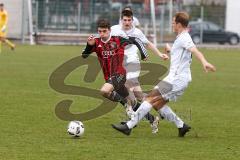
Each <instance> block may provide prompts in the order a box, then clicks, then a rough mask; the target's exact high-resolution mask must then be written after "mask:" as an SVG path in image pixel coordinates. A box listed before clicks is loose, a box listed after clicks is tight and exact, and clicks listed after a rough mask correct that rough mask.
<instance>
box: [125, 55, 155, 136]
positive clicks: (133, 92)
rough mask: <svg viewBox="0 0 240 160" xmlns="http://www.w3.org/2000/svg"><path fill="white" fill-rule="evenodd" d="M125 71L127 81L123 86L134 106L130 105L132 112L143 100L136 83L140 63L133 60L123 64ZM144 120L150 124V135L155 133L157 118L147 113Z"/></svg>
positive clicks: (137, 82) (138, 84)
mask: <svg viewBox="0 0 240 160" xmlns="http://www.w3.org/2000/svg"><path fill="white" fill-rule="evenodd" d="M125 69H126V71H127V76H126V78H127V80H126V83H125V86H126V87H127V88H128V91H129V94H130V96H131V97H133V98H131V101H132V102H134V105H132V110H133V111H136V110H137V109H138V108H139V106H140V105H141V102H142V100H143V92H142V88H141V87H140V83H139V81H138V77H139V75H140V70H141V66H140V62H139V61H137V60H135V61H134V62H130V63H128V64H125ZM145 118H146V119H147V120H148V121H149V123H150V126H151V128H152V133H157V132H158V122H159V117H154V116H153V115H152V114H151V113H147V114H146V116H145Z"/></svg>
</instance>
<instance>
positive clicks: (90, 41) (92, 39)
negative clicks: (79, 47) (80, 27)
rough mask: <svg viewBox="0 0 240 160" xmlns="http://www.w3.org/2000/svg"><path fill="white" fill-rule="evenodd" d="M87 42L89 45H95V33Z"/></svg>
mask: <svg viewBox="0 0 240 160" xmlns="http://www.w3.org/2000/svg"><path fill="white" fill-rule="evenodd" d="M87 43H88V44H89V45H94V44H95V36H94V35H91V36H89V37H88V40H87Z"/></svg>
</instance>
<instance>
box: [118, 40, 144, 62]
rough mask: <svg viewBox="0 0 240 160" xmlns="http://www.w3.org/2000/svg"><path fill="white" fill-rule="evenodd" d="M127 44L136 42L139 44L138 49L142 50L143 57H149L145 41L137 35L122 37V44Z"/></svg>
mask: <svg viewBox="0 0 240 160" xmlns="http://www.w3.org/2000/svg"><path fill="white" fill-rule="evenodd" d="M122 44H124V45H127V44H134V45H136V46H137V48H138V50H139V51H140V54H141V59H142V60H143V59H145V58H147V57H148V53H147V50H146V48H145V46H144V44H143V42H142V41H141V40H140V39H139V38H136V37H128V39H126V38H123V37H121V45H122Z"/></svg>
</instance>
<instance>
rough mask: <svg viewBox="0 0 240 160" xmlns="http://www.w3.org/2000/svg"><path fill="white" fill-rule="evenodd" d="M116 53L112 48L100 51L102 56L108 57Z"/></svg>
mask: <svg viewBox="0 0 240 160" xmlns="http://www.w3.org/2000/svg"><path fill="white" fill-rule="evenodd" d="M115 54H116V53H115V51H114V50H113V51H102V56H103V58H108V57H110V56H113V55H115Z"/></svg>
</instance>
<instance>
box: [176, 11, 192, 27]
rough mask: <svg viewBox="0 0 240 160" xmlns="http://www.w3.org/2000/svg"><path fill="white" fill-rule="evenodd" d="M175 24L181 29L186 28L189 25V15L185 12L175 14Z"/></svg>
mask: <svg viewBox="0 0 240 160" xmlns="http://www.w3.org/2000/svg"><path fill="white" fill-rule="evenodd" d="M174 17H175V22H176V23H180V24H181V25H182V26H183V27H187V26H188V23H189V15H188V13H186V12H177V13H176V14H175V16H174Z"/></svg>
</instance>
